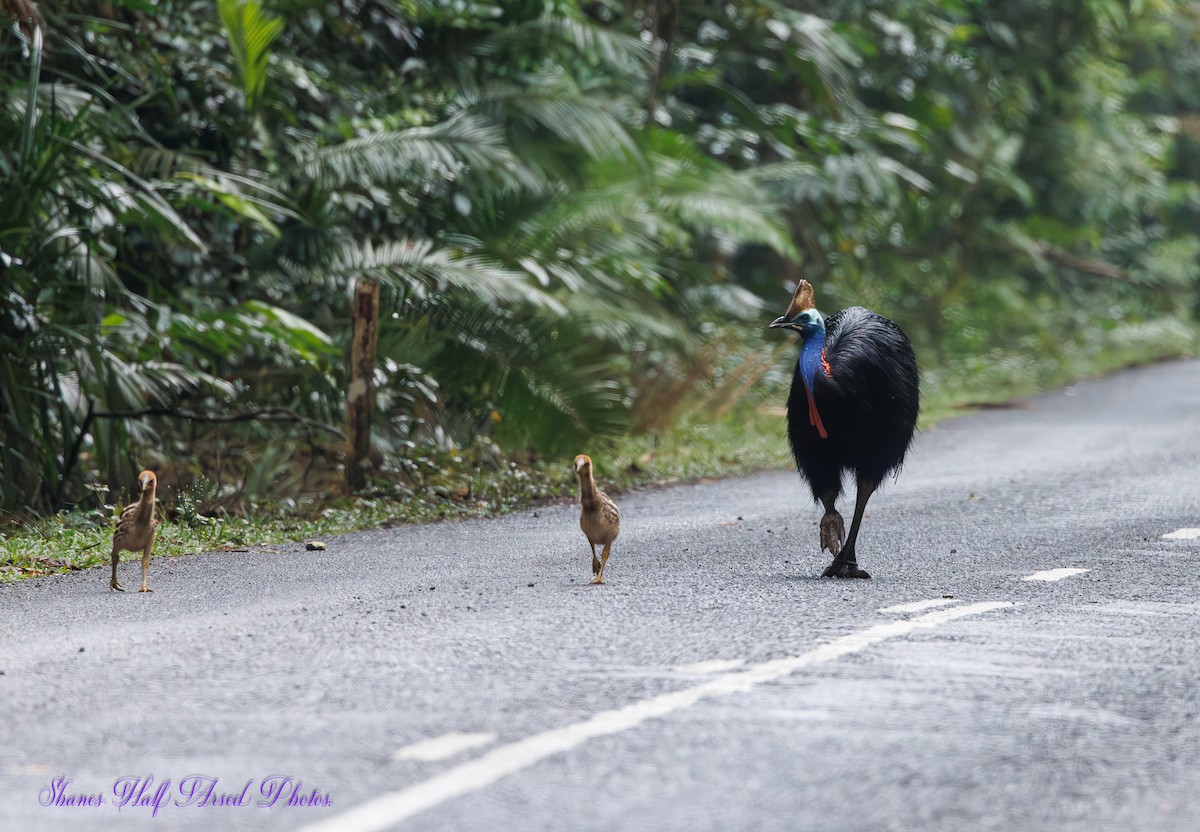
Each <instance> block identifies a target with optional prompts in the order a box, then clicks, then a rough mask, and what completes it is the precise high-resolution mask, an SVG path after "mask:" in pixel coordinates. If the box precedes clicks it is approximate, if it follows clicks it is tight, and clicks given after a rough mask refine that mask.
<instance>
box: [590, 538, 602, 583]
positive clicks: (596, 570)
mask: <svg viewBox="0 0 1200 832" xmlns="http://www.w3.org/2000/svg"><path fill="white" fill-rule="evenodd" d="M588 542H589V543H591V541H588ZM591 545H592V574H593V575H599V574H600V558H598V557H596V544H595V543H592V544H591Z"/></svg>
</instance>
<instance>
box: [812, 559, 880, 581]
mask: <svg viewBox="0 0 1200 832" xmlns="http://www.w3.org/2000/svg"><path fill="white" fill-rule="evenodd" d="M821 577H822V578H869V577H871V575H870V574H869V573H868V572H867V571H866V570H865V569H859V568H858V564H857V563H855V562H854V561H844V560H834V562H833V563H831V564H829V567H828V568H827V569H826V570H825V571H824V572H823V573H821Z"/></svg>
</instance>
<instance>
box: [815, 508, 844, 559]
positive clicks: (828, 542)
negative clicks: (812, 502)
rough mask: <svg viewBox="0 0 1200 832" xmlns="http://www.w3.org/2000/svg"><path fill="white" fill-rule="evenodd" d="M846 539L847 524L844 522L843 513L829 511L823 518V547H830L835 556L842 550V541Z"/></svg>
mask: <svg viewBox="0 0 1200 832" xmlns="http://www.w3.org/2000/svg"><path fill="white" fill-rule="evenodd" d="M845 539H846V526H845V524H844V523H842V515H840V514H838V513H837V512H836V511H828V512H826V513H825V516H824V517H822V518H821V548H822V549H828V550H829V552H830V554H832V555H833V556H834V557H835V558H836V557H837V556H838V553H839V552H841V551H842V542H843V541H844V540H845Z"/></svg>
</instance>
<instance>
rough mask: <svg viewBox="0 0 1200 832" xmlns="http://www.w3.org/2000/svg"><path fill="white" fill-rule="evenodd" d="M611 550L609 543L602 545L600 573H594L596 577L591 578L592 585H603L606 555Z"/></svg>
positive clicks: (606, 561)
mask: <svg viewBox="0 0 1200 832" xmlns="http://www.w3.org/2000/svg"><path fill="white" fill-rule="evenodd" d="M611 549H612V544H611V543H606V544H604V551H603V552H601V553H600V571H598V572H597V573H596V577H594V578H592V583H594V584H602V583H604V564H606V563H608V553H609V551H610V550H611Z"/></svg>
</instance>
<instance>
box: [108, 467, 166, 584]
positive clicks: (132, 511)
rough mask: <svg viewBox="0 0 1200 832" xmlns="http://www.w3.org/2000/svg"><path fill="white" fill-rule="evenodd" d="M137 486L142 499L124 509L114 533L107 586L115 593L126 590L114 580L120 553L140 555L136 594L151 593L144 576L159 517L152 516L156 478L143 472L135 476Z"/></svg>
mask: <svg viewBox="0 0 1200 832" xmlns="http://www.w3.org/2000/svg"><path fill="white" fill-rule="evenodd" d="M138 485H140V486H141V487H142V495H141V497H140V498H139V499H138V501H137V502H136V503H133V504H132V505H129V506H126V507H125V510H124V511H122V512H121V516H120V517H119V518H117V528H116V530H115V531H113V543H112V580H110V581H109V582H108V586H109V588H110V589H115V590H117V591H118V592H124V591H125V587H123V586H121V584H120V583H118V581H117V560H118V559H119V558H120V554H121V552H122V551H128V552H141V553H142V586H141V588H140V589H138V592H153V591H154V590H152V589H151V588H150V587H149V586H147V585H146V575H147V573H148V572H149V571H150V552H151V551H153V549H154V538H155V535H156V533H157V531H158V518H157V517H155V516H154V497H155V494H156V493H157V491H158V477H156V476H155V475H154V472H153V471H142V473H140V474H138Z"/></svg>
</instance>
